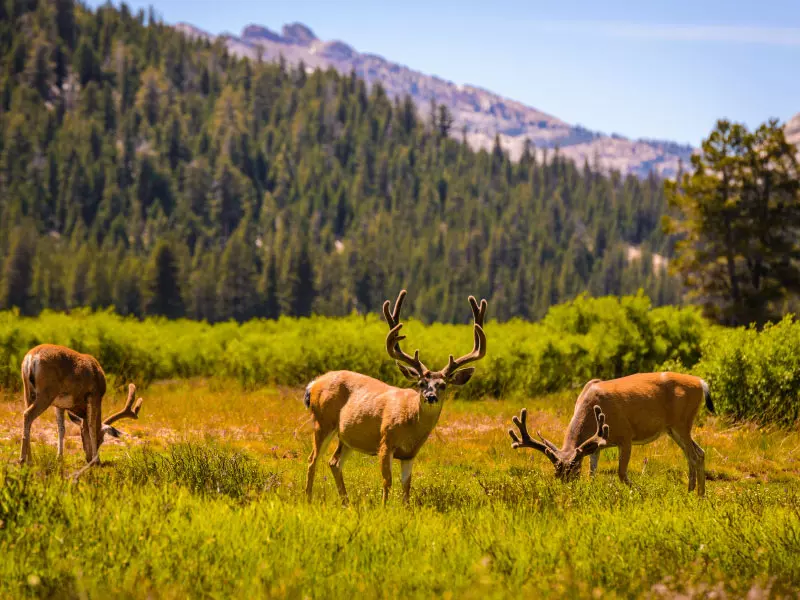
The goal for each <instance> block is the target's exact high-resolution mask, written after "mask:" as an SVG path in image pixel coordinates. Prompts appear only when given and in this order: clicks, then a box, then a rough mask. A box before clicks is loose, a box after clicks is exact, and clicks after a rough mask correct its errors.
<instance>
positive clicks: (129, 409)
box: [103, 383, 144, 425]
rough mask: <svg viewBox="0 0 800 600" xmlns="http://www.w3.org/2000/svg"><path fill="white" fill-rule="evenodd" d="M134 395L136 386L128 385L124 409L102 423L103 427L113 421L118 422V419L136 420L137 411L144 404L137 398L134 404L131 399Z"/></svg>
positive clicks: (137, 416)
mask: <svg viewBox="0 0 800 600" xmlns="http://www.w3.org/2000/svg"><path fill="white" fill-rule="evenodd" d="M135 395H136V386H135V385H133V384H132V383H131V384H128V400H127V401H126V402H125V408H123V409H122V410H121V411H119V412H117V413H114V414H113V415H111V416H110V417H108V418H107V419H106V420H105V421H103V425H111V424H112V423H113V422H114V421H119V420H120V419H138V418H139V409H140V408H142V402H144V400H142V399H141V398H139V399H138V400H136V402H135V403H134V401H133V398H134V396H135Z"/></svg>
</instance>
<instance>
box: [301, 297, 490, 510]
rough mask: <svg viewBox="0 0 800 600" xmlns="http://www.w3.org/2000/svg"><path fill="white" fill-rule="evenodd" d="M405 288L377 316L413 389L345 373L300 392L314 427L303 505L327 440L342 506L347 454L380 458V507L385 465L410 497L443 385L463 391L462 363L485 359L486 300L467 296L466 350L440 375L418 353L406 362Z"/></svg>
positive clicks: (388, 476)
mask: <svg viewBox="0 0 800 600" xmlns="http://www.w3.org/2000/svg"><path fill="white" fill-rule="evenodd" d="M405 296H406V290H402V291H401V292H400V294H399V295H398V296H397V301H396V302H395V305H394V309H393V310H391V311H390V310H389V301H388V300H387V301H386V302H384V304H383V314H384V316H385V317H386V321H387V323H388V324H389V334H388V335H387V336H386V350H387V352H388V353H389V356H391V357H392V358H393V359H395V362H396V364H397V366H398V367H399V369H400V371H401V372H402V373H403V375H404V376H405V377H406V378H408V379H410V380H412V381H414V382H416V389H404V388H397V387H393V386H391V385H388V384H386V383H384V382H382V381H379V380H377V379H373V378H372V377H368V376H366V375H362V374H360V373H354V372H352V371H331V372H328V373H325V374H324V375H322V376H321V377H319V378H317V379H315V380H314V381H312V382H311V383H309V384H308V386H307V387H306V393H305V399H304V403H305V405H306V408H308V409H310V410H311V414H312V420H313V422H314V447H313V449H312V451H311V455H310V456H309V457H308V478H307V480H306V495H307V497H308V500H311V493H312V488H313V486H314V472H315V469H316V465H317V460H318V459H319V455H320V453H322V452H324V450H325V448H326V447H327V446H328V444H329V442H330V440H331V438H332V437H333V435H334V434H337V435H338V438H339V444H338V446H337V447H336V451H335V452H334V453H333V457H332V458H331V459H330V462H329V463H328V464H329V465H330V468H331V471H332V472H333V478H334V480H335V481H336V487H337V488H338V490H339V495H340V497H341V499H342V503H343V504H345V505H346V504H347V502H348V499H347V490H346V489H345V486H344V479H343V477H342V465H343V464H344V461H345V459H346V458H347V456H348V455H349V454H350V453H351V452H352V451H353V450H356V451H358V452H361V453H364V454H370V455H373V456H374V455H376V454H377V455H378V456H379V457H380V463H381V471H382V473H383V503H384V504H386V501H387V499H388V498H389V490H390V489H391V486H392V459H393V458H395V459H398V460H400V464H401V480H402V484H403V502H404V503H407V502H408V499H409V494H410V492H411V470H412V466H413V464H414V458H415V457H416V455H417V453H418V452H419V450H420V448H422V445H423V444H424V443H425V441H426V440H427V439H428V436H429V435H430V433H431V431H433V428H434V427H435V426H436V423H437V422H438V421H439V415H440V414H441V412H442V402H443V396H444V392H445V390H446V388H447V386H448V385H463V384H465V383H467V381H469V379H470V377H472V374H473V373H474V372H475V368H474V367H468V368H466V369H462V367H463V366H464V365H466V364H467V363H470V362H473V361H477V360H480V359H481V358H483V357H484V356H485V354H486V335H485V334H484V331H483V320H484V317H485V316H486V306H487V305H486V300H481V303H480V305H479V304H478V302H477V301H476V300H475V298H474V297H472V296H470V297H469V303H470V306H471V307H472V315H473V319H474V324H473V333H474V344H473V348H472V352H470V353H469V354H466V355H464V356H462V357H461V358H458V359H455V358H453V356H452V355H450V359H449V360H448V362H447V366H445V367H444V368H443V369H442V370H441V371H430V370H429V369H428V368H427V367H426V366H425V365H424V364H422V362H421V361H420V358H419V350H417V351H415V352H414V356H410V355H408V354H406V353H405V352H403V350H401V349H400V341H401V340H403V339H405V336H402V335H400V329H401V328H402V327H403V324H402V323H400V308H401V307H402V305H403V299H404V298H405Z"/></svg>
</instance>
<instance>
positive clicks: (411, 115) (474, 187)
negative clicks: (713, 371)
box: [0, 2, 681, 322]
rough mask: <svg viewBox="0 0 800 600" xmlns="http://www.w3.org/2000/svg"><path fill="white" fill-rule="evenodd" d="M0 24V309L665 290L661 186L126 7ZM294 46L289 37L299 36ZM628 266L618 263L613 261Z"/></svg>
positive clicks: (536, 310) (426, 303) (440, 301)
mask: <svg viewBox="0 0 800 600" xmlns="http://www.w3.org/2000/svg"><path fill="white" fill-rule="evenodd" d="M15 6H17V7H18V9H19V12H18V13H16V14H12V15H6V17H5V18H3V19H2V20H0V63H1V64H2V69H0V131H2V136H1V137H0V264H2V274H1V275H0V309H2V308H9V307H13V306H16V307H18V308H19V309H20V310H21V311H22V313H24V314H36V313H38V312H39V311H41V310H43V309H55V310H65V309H74V308H77V307H81V306H90V307H92V308H95V309H98V308H104V307H108V306H112V305H113V306H114V307H115V308H116V310H117V311H118V312H120V313H121V314H124V315H128V314H130V315H135V316H142V315H164V316H167V317H182V316H186V317H191V318H194V319H206V320H208V321H212V322H213V321H220V320H227V319H236V320H239V321H241V320H246V319H249V318H252V317H267V318H276V317H278V316H280V315H291V316H297V315H308V314H311V313H318V314H323V315H343V314H349V313H350V312H352V311H357V312H360V313H363V312H373V311H377V310H379V309H380V306H381V304H382V302H383V300H384V299H386V298H388V297H390V296H394V295H395V294H396V293H397V291H398V290H399V289H400V288H401V287H406V288H408V289H409V301H408V303H409V311H410V312H412V311H413V313H414V314H415V315H417V316H418V317H419V318H421V319H423V320H426V321H447V322H453V321H463V320H465V319H466V318H467V316H468V312H467V314H465V298H466V296H467V295H468V294H475V295H478V296H481V297H485V298H486V299H487V300H489V302H490V305H491V307H492V308H491V311H492V312H491V314H492V317H493V318H497V319H501V320H505V319H509V318H512V317H522V318H534V317H539V316H541V315H543V314H544V313H545V311H546V310H547V308H548V307H549V306H550V305H552V304H555V303H559V302H562V301H564V300H566V299H571V298H573V297H574V296H575V295H576V294H578V293H580V292H583V291H588V292H590V293H592V294H595V295H604V294H624V293H635V292H636V291H637V290H638V289H639V288H640V287H641V288H644V289H645V291H646V292H647V293H648V294H649V295H650V296H651V297H652V298H653V300H654V302H655V303H656V304H664V303H673V302H676V301H678V300H679V298H680V293H681V290H680V288H679V286H677V285H676V283H675V282H674V280H672V279H670V278H669V277H668V276H667V275H666V274H665V273H664V271H663V269H662V268H661V266H662V265H663V261H661V260H660V259H659V260H656V259H654V257H653V255H654V254H658V255H664V256H666V257H667V258H668V257H669V255H670V249H671V245H670V241H669V240H668V239H666V238H665V236H664V235H663V234H662V232H661V230H660V226H659V221H660V218H661V216H662V214H663V213H664V211H665V200H664V191H663V186H662V184H661V182H660V181H659V180H657V179H656V178H654V177H653V178H650V179H647V180H639V179H637V178H635V177H632V176H631V177H627V178H623V177H620V176H619V175H618V174H615V175H613V176H611V177H605V176H602V175H600V174H598V173H594V172H592V171H591V170H590V169H588V168H580V167H577V166H575V165H574V164H573V163H572V162H571V161H568V160H566V159H564V158H563V157H560V158H558V157H556V156H554V155H551V156H550V158H549V160H548V162H547V163H546V164H545V163H542V162H541V161H540V160H537V159H536V158H535V156H533V155H532V154H528V153H524V152H523V155H522V156H521V158H520V160H519V161H512V160H510V159H509V156H508V155H507V154H506V153H504V152H503V151H502V149H501V148H499V147H497V148H493V149H492V150H491V151H490V152H486V151H474V150H472V149H470V148H469V147H468V146H467V145H465V144H462V143H461V142H459V141H458V140H456V139H452V138H451V137H449V136H448V135H447V134H448V127H447V123H441V122H439V123H436V125H435V127H434V126H432V125H431V124H430V123H428V122H426V121H425V120H424V119H423V118H422V116H421V115H420V114H418V112H417V110H416V107H415V105H414V103H413V102H412V101H411V100H410V99H404V100H394V101H393V100H391V99H390V98H388V96H387V94H386V92H385V90H384V89H383V88H382V86H380V85H375V86H373V87H372V88H371V89H368V87H367V85H366V84H365V83H364V81H363V80H360V79H358V78H357V77H355V76H342V75H340V74H338V73H337V72H336V71H335V70H330V71H324V72H323V71H316V72H313V73H307V72H306V71H305V70H302V69H298V68H291V67H289V66H285V65H284V66H281V65H279V64H273V63H268V62H265V63H262V64H257V63H254V62H250V61H247V60H243V59H238V58H236V57H235V56H232V55H231V54H229V52H228V51H227V49H226V48H225V47H224V45H223V44H219V43H216V44H211V43H209V42H208V41H205V40H195V41H192V40H190V39H188V38H187V37H186V36H184V35H182V34H180V33H179V32H176V31H175V30H174V29H173V28H172V27H168V26H165V25H162V24H160V23H158V22H149V21H148V19H147V18H146V16H145V15H144V14H143V13H140V14H136V15H133V14H130V13H129V12H128V11H127V9H125V7H124V5H123V8H122V9H120V10H116V9H114V8H112V7H109V6H105V7H102V8H100V9H98V10H97V11H95V12H88V11H86V10H84V9H83V8H75V9H73V8H72V5H71V4H70V3H69V2H63V3H58V4H57V6H56V8H57V10H50V9H49V7H50V5H49V4H46V3H42V4H40V6H39V8H38V9H36V10H35V11H34V12H26V11H25V10H23V8H24V7H26V6H28V5H15ZM298 35H299V34H298ZM632 249H633V250H632Z"/></svg>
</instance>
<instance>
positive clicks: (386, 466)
mask: <svg viewBox="0 0 800 600" xmlns="http://www.w3.org/2000/svg"><path fill="white" fill-rule="evenodd" d="M378 456H379V457H380V461H381V473H382V474H383V505H384V506H386V502H387V501H388V500H389V491H390V490H391V489H392V457H393V456H394V450H391V449H389V447H388V446H387V445H386V444H385V443H382V444H381V447H380V450H378Z"/></svg>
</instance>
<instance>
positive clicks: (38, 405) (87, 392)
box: [19, 344, 142, 473]
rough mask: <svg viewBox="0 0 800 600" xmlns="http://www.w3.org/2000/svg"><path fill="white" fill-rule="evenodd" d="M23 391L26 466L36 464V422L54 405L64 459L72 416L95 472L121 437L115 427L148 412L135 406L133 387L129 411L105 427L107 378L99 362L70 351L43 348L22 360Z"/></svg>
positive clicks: (139, 402)
mask: <svg viewBox="0 0 800 600" xmlns="http://www.w3.org/2000/svg"><path fill="white" fill-rule="evenodd" d="M22 386H23V389H24V399H25V412H24V418H23V430H22V451H21V454H20V459H19V460H20V463H21V464H24V463H26V462H28V461H29V460H30V456H31V425H32V424H33V421H34V420H35V419H36V417H38V416H39V415H41V414H42V413H43V412H44V411H45V410H47V408H48V407H49V406H51V405H52V406H54V407H55V409H56V425H57V426H58V458H59V459H61V458H63V456H64V434H65V427H64V413H65V412H66V413H67V414H68V415H69V419H70V421H72V422H73V423H76V424H78V425H79V426H80V428H81V440H82V442H83V451H84V453H85V454H86V461H87V463H89V466H91V465H94V464H99V463H100V457H99V455H98V449H99V448H100V445H101V444H102V443H103V440H104V439H105V436H106V435H109V436H111V437H115V438H116V437H119V436H120V433H121V432H120V431H119V430H118V429H116V428H115V427H112V426H111V424H112V423H114V422H116V421H118V420H120V419H125V418H130V419H138V418H139V409H140V408H141V407H142V399H141V398H139V399H138V400H136V402H134V394H135V393H136V386H135V385H133V384H132V383H131V384H130V385H129V386H128V400H127V402H126V403H125V408H123V409H122V410H121V411H119V412H117V413H114V414H113V415H111V416H110V417H108V418H107V419H106V420H105V421H102V422H101V420H100V411H101V408H102V402H103V396H104V395H105V393H106V376H105V373H103V369H102V368H101V367H100V363H98V362H97V360H96V359H95V358H94V357H93V356H91V355H89V354H80V353H78V352H75V350H72V349H70V348H66V347H64V346H54V345H52V344H42V345H39V346H36V347H35V348H32V349H31V350H29V351H28V353H27V354H26V355H25V357H24V358H23V359H22ZM81 472H82V471H81ZM79 473H80V472H79Z"/></svg>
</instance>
